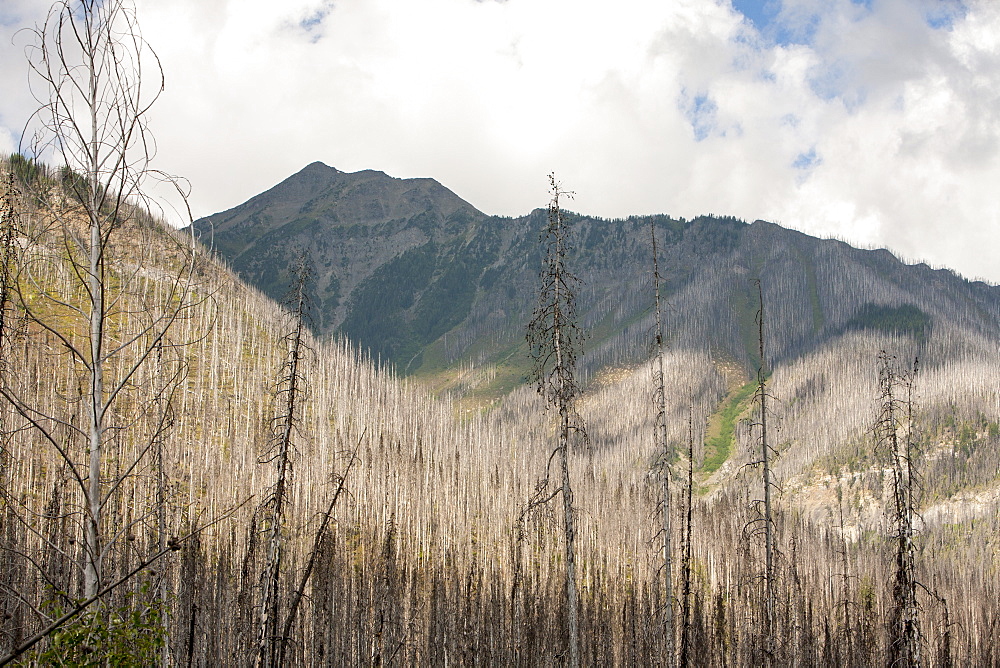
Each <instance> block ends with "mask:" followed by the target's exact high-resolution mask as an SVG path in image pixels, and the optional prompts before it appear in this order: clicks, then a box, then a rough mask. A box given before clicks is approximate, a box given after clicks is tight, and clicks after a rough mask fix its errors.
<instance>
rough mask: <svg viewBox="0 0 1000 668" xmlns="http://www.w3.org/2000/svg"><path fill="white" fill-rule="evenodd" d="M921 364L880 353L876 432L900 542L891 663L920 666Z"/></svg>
mask: <svg viewBox="0 0 1000 668" xmlns="http://www.w3.org/2000/svg"><path fill="white" fill-rule="evenodd" d="M917 368H918V363H917V360H916V359H915V360H914V361H913V366H912V367H911V368H910V369H905V370H900V369H899V368H898V367H897V365H896V358H895V357H894V356H892V355H889V354H888V353H886V352H885V351H882V352H880V353H879V355H878V369H879V374H878V376H879V377H878V380H879V395H878V400H877V408H876V411H877V412H876V416H875V425H874V430H873V432H874V438H875V448H876V451H877V452H880V453H881V454H882V455H883V457H884V458H885V459H887V460H888V464H889V469H890V472H891V474H892V480H891V482H892V490H891V493H892V501H891V502H890V504H889V518H888V519H889V522H890V526H891V529H890V531H891V534H890V535H891V538H892V540H893V542H894V544H895V569H894V573H893V578H892V609H891V611H890V615H889V656H888V662H889V665H891V666H919V665H920V660H921V659H920V642H921V631H920V610H919V607H918V604H917V587H918V586H919V583H918V582H917V577H916V568H915V559H914V553H915V549H914V544H913V537H914V535H915V533H916V527H915V521H916V518H917V507H918V496H919V481H918V472H917V468H916V458H917V455H918V452H917V442H916V427H915V415H914V411H915V400H914V394H913V393H914V381H915V379H916V374H917ZM901 395H902V396H901Z"/></svg>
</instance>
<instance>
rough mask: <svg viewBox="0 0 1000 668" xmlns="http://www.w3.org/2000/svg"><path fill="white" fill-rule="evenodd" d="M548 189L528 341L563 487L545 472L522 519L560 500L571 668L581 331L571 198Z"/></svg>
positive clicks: (575, 660) (575, 639)
mask: <svg viewBox="0 0 1000 668" xmlns="http://www.w3.org/2000/svg"><path fill="white" fill-rule="evenodd" d="M549 185H550V187H551V192H552V200H551V202H550V203H549V210H548V225H547V226H546V231H545V234H544V238H545V244H546V257H545V265H544V267H543V269H542V272H541V281H542V287H541V290H540V291H539V300H538V306H537V307H536V309H535V313H534V317H533V318H532V320H531V322H530V323H529V324H528V334H527V339H528V345H529V347H530V348H531V352H532V357H533V359H534V366H533V369H532V378H533V379H534V380H535V381H536V383H537V386H538V392H539V393H540V394H542V395H543V396H544V397H545V399H546V403H547V405H549V406H554V407H555V408H556V409H557V411H558V413H559V425H558V431H559V433H558V444H557V446H556V452H557V453H558V455H559V467H560V472H559V476H560V484H559V486H558V487H557V488H556V489H555V491H551V486H550V484H549V480H550V476H549V473H548V471H547V472H546V475H545V479H544V481H543V482H542V483H540V484H539V485H538V487H537V489H536V493H535V495H534V496H533V497H532V498H531V500H529V503H528V507H527V509H526V510H525V511H524V514H526V513H528V512H530V511H531V510H532V509H534V508H535V507H537V506H539V505H541V504H544V503H547V502H548V501H550V500H551V499H553V498H554V497H555V495H556V494H561V495H562V498H563V533H564V535H563V538H564V556H565V558H566V578H565V589H566V607H567V610H566V615H567V633H568V638H567V652H568V654H569V657H568V663H569V665H571V666H578V665H580V649H579V603H578V594H577V584H576V551H575V540H576V527H575V518H574V513H575V511H574V508H573V488H572V486H571V480H570V470H569V446H570V440H571V435H572V434H574V433H576V434H578V435H581V436H583V438H586V432H585V430H584V426H583V421H582V420H581V419H580V416H579V415H578V414H577V412H576V410H575V408H574V400H575V398H576V396H577V395H578V394H579V388H578V387H577V384H576V379H575V368H576V358H577V354H578V351H577V346H578V339H579V330H578V325H577V323H576V294H575V292H574V291H573V286H574V285H575V284H576V283H577V282H578V279H577V278H576V277H575V276H573V275H572V274H571V273H570V272H569V271H568V270H567V268H566V263H565V261H566V254H567V244H566V221H565V219H564V217H563V213H562V209H561V208H560V205H559V198H560V197H561V196H570V195H571V193H568V192H566V191H564V190H562V188H561V187H560V185H559V183H558V182H557V181H556V179H555V176H554V175H552V174H550V175H549ZM550 461H551V460H550ZM524 514H522V517H523V515H524Z"/></svg>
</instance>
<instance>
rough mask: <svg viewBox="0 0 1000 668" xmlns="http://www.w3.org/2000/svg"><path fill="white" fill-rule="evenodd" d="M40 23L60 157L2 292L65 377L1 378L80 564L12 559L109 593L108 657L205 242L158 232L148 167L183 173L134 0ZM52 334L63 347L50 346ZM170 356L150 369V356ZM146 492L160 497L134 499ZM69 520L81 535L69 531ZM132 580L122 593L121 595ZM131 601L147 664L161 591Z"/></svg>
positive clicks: (59, 9)
mask: <svg viewBox="0 0 1000 668" xmlns="http://www.w3.org/2000/svg"><path fill="white" fill-rule="evenodd" d="M33 35H34V37H35V43H34V44H33V45H32V46H30V47H29V48H28V50H27V55H28V60H29V65H30V67H31V71H32V74H31V77H32V90H33V91H34V92H35V93H36V94H37V95H38V98H37V100H38V102H39V105H40V106H39V109H38V110H37V112H36V114H35V116H34V119H33V121H32V123H33V124H35V125H36V126H37V127H38V133H37V134H36V135H35V138H34V140H33V146H32V152H33V154H34V155H36V156H45V157H48V158H50V159H52V160H54V161H58V162H60V163H62V165H63V167H62V168H61V170H60V173H59V177H58V178H57V179H52V178H40V179H34V180H32V181H31V183H30V187H31V188H32V189H33V192H31V193H25V196H26V197H29V196H30V198H31V200H32V201H33V202H34V204H35V206H33V207H32V208H33V211H32V213H31V216H25V218H24V220H23V221H22V223H23V225H22V229H21V230H20V231H19V233H18V236H20V237H23V239H24V243H23V244H21V243H19V244H18V245H17V246H16V248H17V255H18V266H17V275H16V277H10V280H9V281H8V284H7V290H6V292H5V294H6V296H7V298H8V299H10V301H11V303H12V304H13V305H14V306H15V307H16V309H17V311H18V313H19V314H21V315H22V317H23V319H24V320H25V322H26V323H27V325H28V327H30V329H31V331H32V332H34V335H33V336H32V338H31V339H30V340H29V341H28V342H27V343H26V345H34V346H36V348H35V352H37V354H38V355H39V356H48V355H50V356H51V357H50V359H51V360H52V369H53V370H54V371H55V373H54V374H53V375H59V376H61V377H62V378H65V379H68V382H64V385H63V386H61V387H60V386H59V382H60V381H55V380H53V379H51V378H50V379H49V381H52V382H48V383H47V384H43V383H39V384H37V385H36V386H35V387H28V386H27V385H26V384H25V383H19V382H18V381H17V379H14V378H8V377H4V378H2V379H0V397H2V398H3V400H4V401H5V402H6V404H7V405H8V406H9V407H10V409H11V411H12V414H13V415H12V417H13V418H14V420H15V421H16V422H18V424H17V426H16V428H17V429H18V430H19V431H20V432H23V433H27V432H30V433H31V435H32V437H33V438H35V439H36V443H37V444H38V445H37V447H39V448H43V447H44V448H48V449H50V450H51V452H52V454H53V456H54V457H56V458H57V459H58V460H60V464H61V466H60V467H59V470H60V474H61V475H64V476H65V479H66V481H67V484H66V486H65V491H66V495H65V497H64V499H65V500H64V501H63V502H62V504H61V506H60V509H59V515H58V517H45V518H44V519H45V520H46V521H48V522H51V523H52V525H53V526H54V525H55V523H56V522H64V524H63V525H62V527H60V528H59V529H57V530H56V531H58V539H59V541H65V543H64V544H63V545H61V546H58V545H57V546H55V550H56V551H58V553H59V559H60V561H61V562H62V563H64V564H66V565H67V566H69V568H68V569H66V570H65V571H63V570H59V569H54V568H50V566H49V565H48V564H49V560H47V559H45V558H41V559H39V558H35V557H36V556H37V555H34V554H31V553H25V552H24V551H23V550H22V551H19V552H13V551H12V552H10V553H9V554H5V558H8V557H9V558H11V559H12V560H17V561H18V562H20V563H23V564H24V565H25V567H26V568H30V569H33V570H34V573H35V574H36V575H37V576H38V577H39V578H41V579H44V580H45V581H47V582H49V583H50V584H52V585H53V587H54V589H55V590H56V591H60V592H65V598H69V599H73V600H78V599H93V598H95V597H98V598H97V604H96V605H95V606H94V607H93V608H92V609H90V610H88V611H87V614H86V615H82V616H81V617H80V618H79V619H78V620H76V621H74V625H75V627H76V628H77V629H78V630H83V631H85V630H86V629H87V628H88V625H90V626H94V627H95V628H96V627H100V626H101V625H107V627H111V630H112V631H113V632H114V633H110V634H107V636H106V638H105V639H104V640H102V642H101V643H98V646H95V647H88V648H87V649H88V651H89V654H90V656H88V658H87V660H88V661H100V660H104V659H103V658H102V655H103V654H104V653H106V652H110V651H112V650H113V649H115V647H114V645H115V643H116V642H118V640H117V639H116V637H114V634H115V633H119V632H120V633H121V634H125V633H127V632H128V631H129V630H130V629H129V628H127V625H126V624H125V623H123V621H122V620H123V616H122V615H120V614H108V612H107V610H108V601H107V597H106V596H104V595H101V596H98V594H99V593H100V592H102V591H107V587H106V585H107V583H108V582H109V581H112V580H115V579H116V578H117V577H118V575H119V574H120V573H123V572H128V571H129V569H130V568H131V567H130V564H131V563H133V562H134V560H135V559H137V558H140V559H141V555H139V554H137V552H136V549H135V547H136V546H135V545H134V544H132V543H134V541H133V540H130V539H131V538H134V536H135V534H136V532H139V531H141V530H142V529H143V528H149V527H150V526H151V525H152V524H153V523H154V522H155V517H156V514H157V513H156V509H155V508H154V507H153V505H154V504H155V503H157V501H155V499H156V496H157V495H156V494H155V493H153V487H154V485H153V484H152V483H151V478H152V477H153V476H152V475H151V470H150V469H151V467H153V466H154V464H153V462H152V461H151V460H152V458H153V451H154V450H155V448H156V442H157V440H158V439H159V438H160V436H161V435H162V431H163V429H165V428H166V427H167V425H168V424H169V419H168V416H167V415H166V414H165V413H164V410H165V406H166V405H167V404H168V401H167V400H166V399H167V397H169V396H170V394H171V393H172V392H174V391H175V390H176V388H177V387H178V386H179V384H180V383H181V380H182V376H183V374H184V373H185V365H184V361H183V352H182V349H183V347H184V346H185V345H186V344H185V343H184V342H178V341H176V340H174V339H173V336H174V333H175V332H176V331H177V329H178V328H177V327H175V325H177V324H178V323H179V321H180V320H182V319H184V318H186V317H187V315H188V314H189V313H190V310H191V309H192V307H193V306H194V304H193V303H192V298H191V297H192V285H193V282H194V281H193V276H194V272H195V266H196V261H197V253H196V250H195V248H194V240H193V238H190V239H188V240H186V241H185V240H183V239H182V238H181V237H179V236H177V235H176V234H174V233H173V232H172V231H169V230H166V229H164V228H162V227H161V226H159V225H158V224H156V223H155V222H154V221H153V220H152V218H151V216H150V214H149V213H148V211H147V209H148V207H149V206H150V205H151V204H152V202H151V201H150V200H149V199H148V198H147V197H146V196H145V195H144V187H145V184H146V182H147V181H148V179H150V178H153V179H157V180H163V179H166V180H167V181H171V182H173V180H172V179H169V178H166V177H164V176H163V175H162V174H160V173H159V172H156V171H155V170H153V169H151V167H150V161H151V159H152V152H153V141H152V138H151V136H150V134H149V132H148V129H147V123H148V119H147V117H146V113H147V111H148V110H149V107H150V105H151V104H152V103H153V102H154V101H155V100H156V98H157V97H158V96H159V94H160V92H161V91H162V88H163V77H162V72H161V71H160V69H159V66H158V63H157V61H156V57H155V55H154V54H153V53H152V51H151V50H150V49H149V47H148V46H147V45H146V43H145V42H144V41H143V39H142V37H141V35H140V33H139V30H138V27H137V25H136V21H135V15H134V12H133V11H132V10H131V7H130V5H129V3H128V2H127V0H104V1H103V2H98V1H96V0H60V1H59V2H56V3H55V4H53V6H52V7H51V9H50V11H49V13H48V15H47V18H46V21H45V23H44V25H42V26H41V27H38V28H36V29H35V30H34V31H33ZM42 171H44V170H42ZM25 185H29V184H25ZM179 191H180V192H181V194H183V192H182V191H183V189H179ZM8 248H10V246H8ZM43 339H44V340H45V341H47V342H52V344H54V345H51V346H49V347H45V345H44V344H40V343H38V342H40V341H42V340H43ZM161 353H162V354H163V364H162V367H160V365H157V366H158V369H159V370H158V371H156V372H154V371H153V369H152V367H153V365H152V364H151V363H150V362H151V359H150V358H151V356H159V355H160V354H161ZM143 498H144V499H147V500H148V502H147V503H136V499H143ZM8 501H11V500H10V499H8ZM161 503H162V498H161ZM10 507H11V508H12V514H13V515H16V516H18V517H19V520H18V521H19V523H20V526H22V527H23V528H24V529H25V530H27V531H32V532H33V533H34V534H35V535H36V536H38V537H41V534H40V532H39V531H38V530H36V529H35V527H34V525H33V523H34V521H35V520H34V519H33V518H32V511H31V509H30V508H28V506H27V504H26V503H24V502H23V501H21V500H19V499H15V500H13V503H11V504H10ZM67 527H75V528H76V530H78V531H79V533H80V535H79V536H69V535H68V532H69V529H68V528H67ZM50 547H51V546H50ZM154 549H155V548H151V549H150V551H151V552H152V551H153V550H154ZM11 555H13V556H11ZM56 571H57V572H56ZM120 591H121V590H119V592H115V593H114V594H113V595H112V596H111V597H112V598H118V599H120V600H125V595H124V594H122V593H120ZM39 598H40V596H38V597H35V596H34V594H32V597H25V598H23V599H22V600H20V602H19V605H20V606H22V607H24V608H26V609H28V608H31V609H33V611H34V613H36V615H37V614H38V613H39V612H40V611H41V608H43V607H44V606H45V605H46V603H51V601H52V600H57V601H58V599H50V600H49V601H43V600H38V599H39ZM62 603H65V601H63V602H62ZM62 603H60V605H61V604H62ZM127 605H128V606H129V607H130V609H131V610H135V611H137V614H138V615H139V616H140V617H144V618H145V619H146V620H148V622H149V624H150V626H151V627H155V628H152V631H153V632H155V634H157V639H156V640H155V641H154V642H152V643H150V644H149V646H147V647H145V648H144V649H141V650H140V649H137V648H136V647H135V646H127V647H126V648H125V650H123V651H127V652H129V653H130V654H129V657H130V660H132V661H135V662H137V663H146V662H147V661H149V660H151V659H150V656H152V654H151V653H150V652H152V646H153V645H155V644H157V643H160V642H162V634H163V632H164V625H163V623H162V621H161V619H160V618H159V617H158V608H157V607H156V605H155V602H153V603H150V604H149V605H140V604H138V603H132V602H129V603H127ZM154 608H155V609H154ZM39 617H40V618H42V617H41V615H39ZM107 627H105V628H107ZM123 644H126V643H123ZM118 649H121V647H120V646H119V647H118V648H117V649H115V651H117V650H118ZM60 651H62V650H60ZM66 651H67V652H77V651H83V650H82V649H81V648H80V647H68V648H67V650H66ZM136 652H140V653H136ZM143 652H144V653H143ZM61 660H71V657H69V656H64V657H62V659H61Z"/></svg>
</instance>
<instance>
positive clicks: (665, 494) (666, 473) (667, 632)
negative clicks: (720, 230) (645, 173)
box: [649, 221, 676, 668]
mask: <svg viewBox="0 0 1000 668" xmlns="http://www.w3.org/2000/svg"><path fill="white" fill-rule="evenodd" d="M649 232H650V235H651V236H652V238H653V284H654V287H655V291H654V293H655V306H656V338H655V340H656V365H657V370H656V374H655V379H654V383H655V384H654V400H655V402H656V427H655V428H656V444H657V447H658V448H659V450H660V476H661V478H662V481H663V490H662V495H661V496H662V498H661V499H660V503H661V504H662V509H661V513H662V518H663V526H662V528H661V531H662V532H663V586H664V590H665V591H666V600H665V602H664V606H663V640H664V648H663V653H664V655H665V656H664V659H665V662H664V665H666V666H668V668H669V667H671V666H673V665H674V663H675V658H676V657H675V656H674V583H673V566H674V564H673V548H672V546H671V543H670V541H671V527H670V460H671V457H672V454H673V453H672V452H671V451H670V444H669V443H668V442H667V398H666V388H665V387H664V382H665V376H664V374H663V347H664V342H663V317H662V310H661V305H660V262H659V254H658V253H657V251H656V227H655V225H654V224H653V222H652V221H650V223H649Z"/></svg>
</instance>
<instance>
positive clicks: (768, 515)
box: [746, 279, 777, 665]
mask: <svg viewBox="0 0 1000 668" xmlns="http://www.w3.org/2000/svg"><path fill="white" fill-rule="evenodd" d="M754 285H756V286H757V301H758V310H757V316H756V322H757V344H758V349H757V352H758V356H759V359H758V365H757V389H756V391H755V392H754V402H755V403H756V404H757V405H758V406H759V410H760V422H758V423H757V425H756V426H757V427H759V428H760V459H758V460H756V461H753V462H751V463H750V464H749V465H748V466H751V467H760V469H761V476H762V479H761V483H762V487H763V494H764V498H763V499H757V500H755V501H754V502H753V508H754V510H755V511H756V513H757V515H758V517H756V518H755V519H753V520H751V522H750V524H748V525H747V527H746V530H747V533H749V534H751V535H757V536H759V535H761V534H763V536H764V572H763V577H762V580H763V585H764V601H763V611H762V612H763V618H764V625H763V626H764V628H763V632H762V633H761V635H762V637H763V638H762V639H763V647H762V649H763V652H764V657H763V659H764V661H765V662H766V663H767V665H771V664H773V662H774V660H775V651H776V648H775V637H774V635H775V607H776V602H777V595H776V593H775V563H774V561H775V550H776V548H775V536H774V507H773V502H772V498H771V495H772V491H773V489H774V487H775V483H774V478H773V476H772V472H771V455H772V454H773V450H772V448H771V446H770V443H769V442H768V438H767V399H768V394H767V373H766V370H765V369H766V357H765V356H764V292H763V289H762V288H761V284H760V280H759V279H755V280H754Z"/></svg>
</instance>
